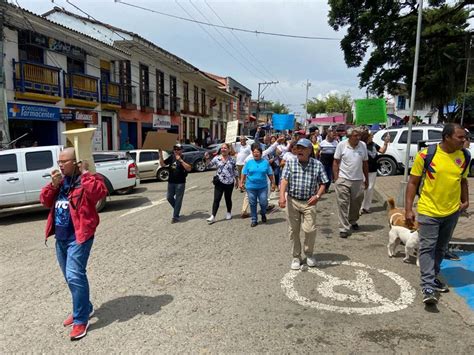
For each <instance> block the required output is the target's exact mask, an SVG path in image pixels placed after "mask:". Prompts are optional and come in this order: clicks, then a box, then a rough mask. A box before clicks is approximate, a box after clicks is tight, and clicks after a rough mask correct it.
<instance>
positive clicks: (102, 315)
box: [91, 295, 173, 330]
mask: <svg viewBox="0 0 474 355" xmlns="http://www.w3.org/2000/svg"><path fill="white" fill-rule="evenodd" d="M172 301H173V296H171V295H159V296H156V297H150V296H139V295H133V296H124V297H119V298H116V299H114V300H111V301H108V302H105V303H103V304H102V305H101V306H100V307H99V308H98V309H96V310H95V314H94V317H96V318H98V320H97V322H95V323H94V324H91V330H97V329H100V328H103V327H106V326H108V325H110V324H112V323H113V322H127V321H129V320H131V319H133V318H134V317H135V316H137V315H139V314H144V315H147V316H151V315H153V314H155V313H157V312H159V311H160V310H161V307H163V306H166V305H168V304H169V303H171V302H172Z"/></svg>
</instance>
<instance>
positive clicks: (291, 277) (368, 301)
mask: <svg viewBox="0 0 474 355" xmlns="http://www.w3.org/2000/svg"><path fill="white" fill-rule="evenodd" d="M327 265H331V266H338V265H344V266H352V267H354V268H355V274H356V278H355V280H344V279H341V278H339V277H336V276H333V275H330V274H328V273H326V272H324V271H323V270H321V269H318V266H327ZM361 269H362V270H361ZM363 269H366V270H372V271H376V272H378V273H380V274H382V275H384V276H387V277H388V278H390V279H391V280H392V281H393V282H395V284H397V285H398V287H400V297H399V298H398V299H396V300H395V301H392V300H389V299H387V298H385V297H382V296H381V295H380V294H378V293H377V291H376V290H375V285H374V281H373V280H372V278H371V277H370V276H369V273H368V272H367V271H366V270H363ZM308 271H309V272H311V273H313V274H316V275H318V276H319V277H321V278H322V279H323V280H324V281H322V282H320V283H319V284H318V285H317V287H316V290H317V291H318V293H319V294H320V295H321V296H323V297H325V298H327V299H330V300H332V301H338V302H352V303H359V304H362V305H372V306H371V307H364V306H362V307H347V306H336V305H329V304H325V303H320V302H317V301H312V300H310V299H308V298H306V297H303V296H301V295H300V294H299V293H298V291H296V289H295V288H294V281H295V278H296V277H297V276H298V275H299V274H300V272H301V271H293V270H292V271H290V272H288V273H287V274H286V275H285V276H284V277H283V279H282V280H281V287H282V288H283V290H284V291H285V293H286V295H287V297H288V298H289V299H291V300H292V301H295V302H297V303H299V304H300V305H302V306H304V307H310V308H315V309H319V310H323V311H331V312H338V313H345V314H360V315H370V314H381V313H390V312H396V311H400V310H402V309H405V308H407V307H408V306H409V305H410V304H411V303H413V301H414V299H415V290H414V289H413V287H411V285H410V283H409V282H408V281H407V280H405V279H404V278H403V277H401V276H400V275H398V274H396V273H394V272H391V271H387V270H384V269H375V268H373V267H371V266H368V265H365V264H361V263H357V262H351V261H319V262H317V263H316V267H314V268H309V269H308ZM341 286H342V287H345V288H347V289H349V290H350V291H351V293H350V294H345V293H341V292H339V291H336V288H340V287H341Z"/></svg>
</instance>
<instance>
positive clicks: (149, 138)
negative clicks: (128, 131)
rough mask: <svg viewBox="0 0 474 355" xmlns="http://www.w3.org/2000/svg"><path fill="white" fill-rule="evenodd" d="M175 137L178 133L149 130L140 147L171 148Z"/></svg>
mask: <svg viewBox="0 0 474 355" xmlns="http://www.w3.org/2000/svg"><path fill="white" fill-rule="evenodd" d="M177 139H178V135H177V134H175V133H168V132H164V131H161V132H155V131H149V132H148V133H147V135H146V138H145V143H143V146H142V149H163V150H170V149H173V146H174V145H175V144H176V140H177Z"/></svg>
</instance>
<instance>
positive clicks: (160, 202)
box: [120, 186, 197, 217]
mask: <svg viewBox="0 0 474 355" xmlns="http://www.w3.org/2000/svg"><path fill="white" fill-rule="evenodd" d="M196 187H197V186H191V187H190V188H187V189H186V190H184V191H185V192H186V191H189V190H192V189H195V188H196ZM165 202H166V197H164V198H162V199H160V200H156V201H152V202H151V205H146V206H140V207H135V208H132V209H131V210H129V211H128V212H125V213H124V214H122V215H120V217H124V216H127V215H129V214H133V213H137V212H140V211H143V210H146V209H148V208H152V207H155V206H158V205H161V204H163V203H165Z"/></svg>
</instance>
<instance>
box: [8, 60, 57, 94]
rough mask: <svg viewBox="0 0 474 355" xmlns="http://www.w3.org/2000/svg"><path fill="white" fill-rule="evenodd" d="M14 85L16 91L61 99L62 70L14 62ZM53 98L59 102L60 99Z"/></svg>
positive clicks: (31, 63) (24, 62) (25, 62)
mask: <svg viewBox="0 0 474 355" xmlns="http://www.w3.org/2000/svg"><path fill="white" fill-rule="evenodd" d="M13 68H14V74H13V83H14V88H15V91H17V92H20V93H35V94H40V95H46V96H54V97H56V98H60V97H61V80H60V72H61V68H56V67H52V66H49V65H43V64H38V63H33V62H27V61H20V62H16V61H15V60H13ZM56 98H53V100H46V101H59V100H60V99H56Z"/></svg>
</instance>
